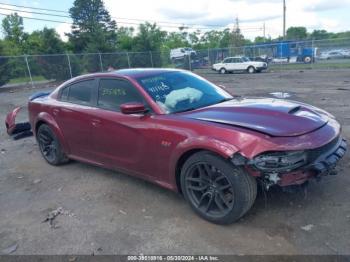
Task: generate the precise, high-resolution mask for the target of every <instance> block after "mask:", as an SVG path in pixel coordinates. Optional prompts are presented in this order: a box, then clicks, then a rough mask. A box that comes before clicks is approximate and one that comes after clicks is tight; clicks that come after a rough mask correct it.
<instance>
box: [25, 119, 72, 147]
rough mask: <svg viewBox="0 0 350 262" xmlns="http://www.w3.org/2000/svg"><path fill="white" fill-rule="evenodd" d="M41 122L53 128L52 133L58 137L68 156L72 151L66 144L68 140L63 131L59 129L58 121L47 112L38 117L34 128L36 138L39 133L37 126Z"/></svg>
mask: <svg viewBox="0 0 350 262" xmlns="http://www.w3.org/2000/svg"><path fill="white" fill-rule="evenodd" d="M40 122H43V123H45V124H47V125H49V126H50V127H51V128H52V131H53V132H54V133H55V135H56V137H57V138H58V140H59V141H60V143H61V146H62V149H63V152H64V153H66V154H68V153H69V152H70V150H69V146H68V144H67V142H66V139H65V138H64V135H63V133H62V131H61V129H60V128H59V126H58V124H57V122H56V120H55V119H54V118H53V117H52V116H51V115H50V114H48V113H46V112H41V113H40V114H39V115H38V116H37V118H36V120H35V122H34V126H33V127H32V130H33V133H34V136H35V137H36V133H37V131H38V130H37V126H38V123H40Z"/></svg>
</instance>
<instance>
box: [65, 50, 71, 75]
mask: <svg viewBox="0 0 350 262" xmlns="http://www.w3.org/2000/svg"><path fill="white" fill-rule="evenodd" d="M66 56H67V60H68V66H69V73H70V78H73V75H72V67H71V64H70V58H69V54H68V53H66Z"/></svg>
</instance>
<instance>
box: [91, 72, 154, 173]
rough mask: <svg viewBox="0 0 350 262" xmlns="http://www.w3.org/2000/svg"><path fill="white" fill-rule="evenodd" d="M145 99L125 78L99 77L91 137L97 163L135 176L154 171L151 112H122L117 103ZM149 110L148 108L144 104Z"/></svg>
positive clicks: (142, 101) (143, 101)
mask: <svg viewBox="0 0 350 262" xmlns="http://www.w3.org/2000/svg"><path fill="white" fill-rule="evenodd" d="M129 102H140V103H143V104H145V103H146V102H145V100H144V98H143V97H142V95H141V94H140V93H139V92H138V90H137V89H136V88H135V86H133V84H131V83H130V82H129V81H128V80H125V79H117V78H101V79H99V84H98V90H97V105H96V106H97V109H96V110H95V112H94V117H93V119H92V121H93V127H92V134H93V136H92V138H93V143H94V148H95V153H96V156H97V157H98V159H99V162H101V163H103V164H104V165H106V166H108V167H112V168H114V169H118V170H122V171H123V170H125V171H127V172H133V173H134V174H136V175H141V176H142V175H144V174H146V175H147V176H152V174H153V173H155V172H154V171H155V170H156V161H154V159H153V156H154V152H153V150H154V143H155V139H156V136H155V133H156V132H157V131H156V125H155V123H154V120H153V116H152V115H151V114H123V113H122V112H121V111H120V105H121V104H124V103H129ZM145 107H146V108H147V109H149V110H150V107H149V106H148V105H146V104H145Z"/></svg>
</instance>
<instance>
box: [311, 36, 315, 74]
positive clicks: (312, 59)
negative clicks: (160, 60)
mask: <svg viewBox="0 0 350 262" xmlns="http://www.w3.org/2000/svg"><path fill="white" fill-rule="evenodd" d="M311 51H312V57H311V69H313V67H314V63H315V50H314V39H313V38H312V41H311Z"/></svg>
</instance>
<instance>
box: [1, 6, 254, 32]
mask: <svg viewBox="0 0 350 262" xmlns="http://www.w3.org/2000/svg"><path fill="white" fill-rule="evenodd" d="M0 5H7V6H15V7H20V8H26V9H33V10H43V11H51V12H59V13H66V14H69V12H67V11H63V10H57V9H45V8H38V7H30V6H23V5H14V4H7V3H0ZM1 8H2V9H5V10H13V11H17V12H24V13H33V14H39V15H47V16H56V17H67V18H70V16H64V15H58V14H46V13H39V12H34V11H26V10H18V9H10V8H4V7H1ZM111 18H113V19H115V20H116V21H117V22H118V23H121V24H129V25H139V24H140V23H135V22H123V21H120V20H126V21H139V22H147V20H144V19H136V18H122V17H120V18H116V17H111ZM118 20H119V21H118ZM148 21H149V22H154V23H157V24H169V25H173V26H164V25H162V27H168V28H179V27H189V26H190V27H196V28H193V29H212V28H209V27H220V28H224V27H227V26H224V25H213V24H204V25H199V24H191V23H190V24H188V23H180V22H179V23H175V22H167V21H156V20H148ZM175 25H176V26H175ZM243 28H245V29H257V28H256V27H243Z"/></svg>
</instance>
